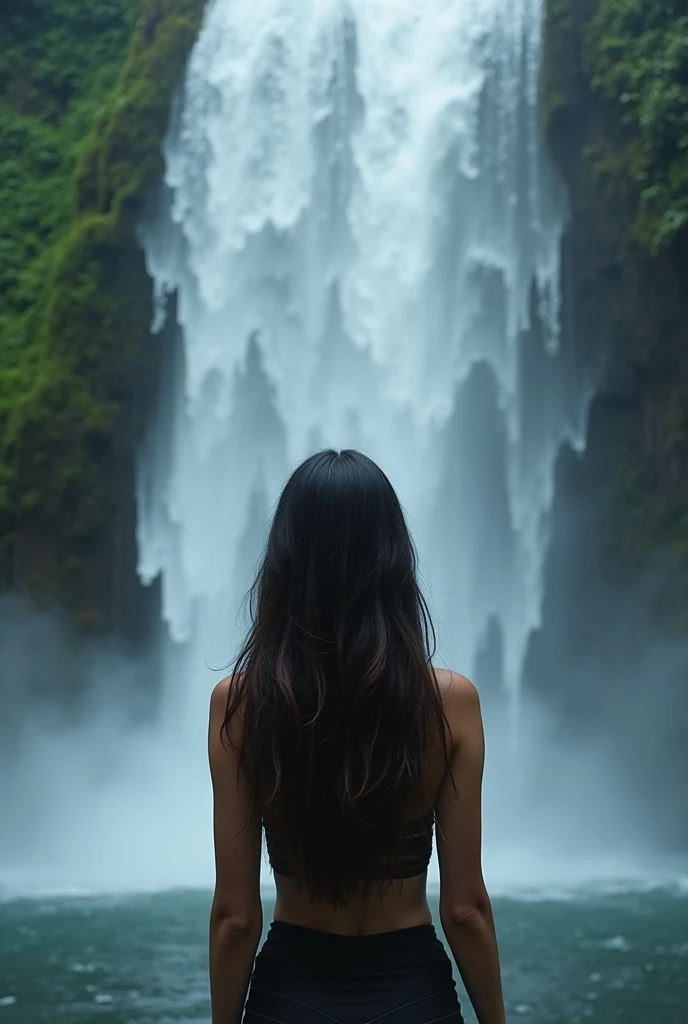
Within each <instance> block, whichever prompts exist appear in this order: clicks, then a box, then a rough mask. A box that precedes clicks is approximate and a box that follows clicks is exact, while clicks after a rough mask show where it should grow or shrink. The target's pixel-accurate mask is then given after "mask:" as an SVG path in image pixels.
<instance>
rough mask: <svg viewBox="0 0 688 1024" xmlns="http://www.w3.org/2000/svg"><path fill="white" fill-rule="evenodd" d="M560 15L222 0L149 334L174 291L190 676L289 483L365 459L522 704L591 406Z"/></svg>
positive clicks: (169, 421)
mask: <svg viewBox="0 0 688 1024" xmlns="http://www.w3.org/2000/svg"><path fill="white" fill-rule="evenodd" d="M541 8H542V3H541V0H394V2H393V3H392V2H390V0H210V3H209V4H208V7H207V11H206V16H205V23H204V26H203V29H202V31H201V34H200V36H199V38H198V40H197V43H196V46H195V49H194V51H193V53H192V56H191V59H190V64H189V67H188V74H187V78H186V82H185V84H184V88H183V91H182V92H181V94H180V96H179V98H178V101H177V103H176V105H175V109H174V111H173V116H172V120H171V125H170V129H169V133H168V137H167V140H166V143H165V149H164V156H165V164H166V172H165V180H164V186H163V188H162V189H161V191H160V193H159V194H158V195H157V197H156V199H155V202H154V203H153V204H151V208H150V210H149V212H148V214H147V216H146V218H145V222H144V223H143V225H142V228H141V238H142V243H143V246H144V249H145V254H146V259H147V266H148V270H149V273H150V275H151V277H152V278H153V281H154V285H155V298H156V313H155V322H154V329H156V330H157V329H161V328H162V326H163V324H164V323H165V321H166V319H167V314H168V309H167V300H168V299H169V297H170V296H172V295H174V296H175V297H176V299H175V307H174V308H175V314H176V324H177V325H178V328H177V329H176V334H175V332H173V331H170V347H169V353H170V359H169V366H168V376H167V379H166V382H165V384H164V387H163V394H162V396H161V400H160V404H159V408H158V412H157V417H156V421H155V423H154V425H153V427H152V429H151V432H150V436H149V438H148V442H147V444H146V446H145V447H144V450H143V451H142V453H141V458H140V465H139V487H138V507H139V525H138V532H139V551H140V566H139V568H140V574H141V577H142V579H143V580H144V581H146V582H150V581H152V580H154V579H155V578H157V577H161V580H162V594H163V616H164V620H165V623H166V625H167V628H168V631H169V635H170V637H171V639H172V641H173V642H174V643H175V644H179V645H183V647H184V648H185V649H186V650H189V649H191V650H192V651H193V652H194V654H193V659H194V661H193V663H194V671H196V672H197V671H198V665H202V663H203V659H209V660H211V661H212V660H213V659H214V658H215V659H217V658H219V659H220V661H221V660H222V657H223V656H224V658H225V660H228V657H227V655H228V652H230V651H231V643H232V641H233V640H235V639H236V634H234V635H233V634H232V626H233V622H234V620H235V611H236V609H237V607H238V599H239V598H240V597H241V594H242V591H243V589H244V588H245V586H246V584H247V582H248V580H249V577H250V573H251V570H252V568H253V567H254V564H255V560H256V558H257V557H258V554H259V551H260V545H261V543H262V540H263V536H264V530H265V524H266V522H267V518H268V515H269V511H270V509H271V508H272V507H273V504H274V501H275V499H276V496H277V495H278V493H279V490H280V488H281V486H282V485H283V483H284V481H285V479H286V477H287V475H288V473H289V472H290V470H291V469H292V468H293V467H294V466H295V465H296V464H297V463H298V461H300V460H301V459H302V458H304V457H305V456H306V455H307V454H309V453H310V452H311V451H312V450H313V449H315V448H317V447H320V446H323V445H327V446H332V447H336V448H341V447H348V446H353V447H358V448H361V449H362V450H364V451H365V452H366V453H368V454H369V455H371V456H372V457H373V458H374V459H375V460H377V461H378V462H379V463H380V464H381V466H382V467H383V468H384V470H385V471H386V472H387V474H388V475H389V477H390V478H391V480H392V482H393V484H394V485H395V487H396V488H397V491H398V493H399V495H400V498H401V500H402V503H403V505H404V507H405V509H406V512H407V515H408V519H409V522H410V525H411V528H412V531H413V533H414V537H415V539H416V542H417V545H418V548H419V551H420V556H421V564H422V566H423V576H424V580H425V582H426V584H427V586H428V588H429V590H430V597H431V602H432V606H433V608H434V611H435V615H436V619H437V623H438V626H439V632H440V638H441V657H442V659H443V660H444V661H445V662H451V664H452V665H453V667H455V668H457V669H460V670H461V671H464V672H466V673H468V674H470V673H472V672H473V671H474V669H475V666H476V663H477V661H478V659H479V658H480V657H481V653H483V652H484V650H485V646H486V644H487V643H488V639H487V638H488V636H490V635H494V633H495V630H496V632H497V635H498V639H499V645H498V646H499V650H500V662H501V665H500V669H499V675H500V681H501V686H502V688H503V690H504V692H506V693H507V694H508V695H510V698H511V705H512V708H514V709H517V708H518V703H519V692H520V688H521V681H522V668H523V661H524V656H525V651H526V646H527V643H528V639H529V637H530V635H531V633H532V631H533V630H534V629H535V628H536V627H537V626H538V623H539V621H540V612H541V605H542V569H543V558H544V555H545V552H546V548H547V543H548V513H549V510H550V507H551V504H552V500H553V488H554V466H555V461H556V459H557V455H558V453H559V451H560V449H561V447H562V445H563V444H565V443H568V444H571V445H573V446H574V447H577V448H581V447H582V446H583V444H584V427H585V418H586V410H587V402H588V390H589V389H587V388H586V386H585V382H584V380H583V378H582V376H581V374H580V373H579V372H578V371H577V368H576V362H575V353H573V352H572V351H571V345H570V343H568V341H567V339H566V337H564V339H563V341H562V332H561V327H560V321H561V316H560V250H561V239H562V232H563V227H564V224H565V220H566V203H565V196H564V194H563V190H562V188H561V186H560V184H559V182H558V180H557V178H556V175H555V174H554V172H553V170H552V168H551V166H550V163H549V161H548V157H547V154H546V152H545V150H544V147H543V144H542V140H541V135H540V125H539V97H538V90H539V68H540V48H541V19H542V9H541ZM205 708H206V704H205V698H204V702H203V711H204V712H205Z"/></svg>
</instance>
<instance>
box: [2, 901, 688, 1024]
mask: <svg viewBox="0 0 688 1024" xmlns="http://www.w3.org/2000/svg"><path fill="white" fill-rule="evenodd" d="M494 903H495V916H496V920H497V927H498V931H499V938H500V945H501V953H502V961H503V973H504V984H505V994H506V1000H507V1012H508V1018H509V1020H510V1021H511V1022H516V1021H520V1020H523V1021H527V1022H528V1024H579V1022H580V1024H614V1022H617V1021H618V1022H619V1024H621V1022H623V1024H685V1022H686V1021H687V1020H688V925H687V922H688V889H686V888H684V889H683V890H681V889H678V888H674V889H650V890H644V891H630V892H629V891H626V892H616V893H614V892H606V893H605V892H599V891H597V892H593V891H588V892H578V893H577V894H575V895H569V896H566V897H563V896H561V895H560V896H559V897H557V898H547V897H542V896H540V897H538V898H537V899H536V898H532V899H514V898H505V897H502V898H497V899H495V901H494ZM209 906H210V894H209V893H207V892H202V891H176V892H168V893H159V894H155V895H139V896H131V897H121V896H119V897H98V898H94V897H88V898H87V897H60V898H41V899H32V900H30V899H22V900H15V901H12V902H9V903H5V904H3V905H2V906H1V907H0V1022H2V1024H39V1022H42V1021H50V1022H51V1024H94V1022H96V1021H97V1022H103V1024H154V1022H155V1024H157V1022H163V1021H164V1022H165V1024H171V1022H172V1021H175V1022H179V1024H181V1022H184V1024H201V1022H203V1024H206V1022H207V1021H208V1019H209V1001H208V984H207V937H206V936H207V918H208V910H209ZM432 906H433V913H436V909H437V907H436V901H435V900H433V903H432ZM264 909H265V920H266V922H268V921H269V919H270V916H271V912H272V901H271V899H265V900H264ZM438 930H439V925H438ZM467 1005H468V1004H467V1002H466V1000H465V999H464V1008H465V1009H466V1014H465V1015H466V1020H467V1024H469V1022H470V1024H473V1021H474V1018H473V1016H472V1014H470V1013H469V1012H468V1010H467Z"/></svg>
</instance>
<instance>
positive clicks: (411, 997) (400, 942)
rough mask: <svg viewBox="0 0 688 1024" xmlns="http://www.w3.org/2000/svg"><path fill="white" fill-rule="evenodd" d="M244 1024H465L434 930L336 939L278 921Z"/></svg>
mask: <svg viewBox="0 0 688 1024" xmlns="http://www.w3.org/2000/svg"><path fill="white" fill-rule="evenodd" d="M243 1020H244V1024H265V1022H270V1021H272V1022H273V1024H326V1022H327V1021H331V1022H334V1024H373V1022H374V1021H375V1022H377V1021H380V1022H381V1024H439V1022H440V1021H443V1022H444V1024H463V1017H462V1016H461V1008H460V1006H459V1000H458V997H457V994H456V985H455V983H454V977H453V972H452V965H451V961H450V959H449V957H448V956H447V953H446V951H445V948H444V946H443V945H442V943H441V942H440V940H439V939H438V937H437V934H436V932H435V928H434V926H433V925H431V924H424V925H418V926H416V927H414V928H402V929H399V930H398V931H391V932H380V933H378V934H376V935H334V934H333V933H331V932H323V931H319V930H317V929H315V928H304V927H302V926H301V925H295V924H286V923H285V922H283V921H273V922H272V924H271V925H270V929H269V931H268V934H267V937H266V939H265V942H264V943H263V945H262V946H261V948H260V951H259V953H258V956H257V957H256V962H255V967H254V970H253V975H252V977H251V984H250V986H249V990H248V996H247V1000H246V1007H245V1011H244V1018H243Z"/></svg>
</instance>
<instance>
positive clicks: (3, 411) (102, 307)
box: [0, 0, 204, 620]
mask: <svg viewBox="0 0 688 1024" xmlns="http://www.w3.org/2000/svg"><path fill="white" fill-rule="evenodd" d="M203 6H204V3H203V0H166V2H164V3H163V2H161V0H118V2H117V3H111V2H108V3H105V2H102V3H95V4H90V5H88V7H89V12H88V14H87V15H85V16H84V18H83V19H82V21H81V22H80V21H79V16H78V12H79V10H82V9H83V5H81V4H78V3H76V0H75V2H68V0H60V2H59V3H57V4H53V5H52V9H51V8H50V4H49V3H48V2H47V0H45V2H41V3H37V2H36V3H34V8H35V9H34V10H33V15H32V16H31V17H29V15H27V14H25V13H24V8H21V12H22V13H17V12H18V11H19V8H17V12H15V15H14V19H15V20H14V22H13V23H11V25H12V24H13V25H14V32H15V37H16V38H15V46H14V50H13V51H12V52H11V53H10V57H9V58H7V59H6V60H5V62H4V63H3V64H2V65H1V66H0V82H3V83H4V85H5V90H6V95H9V94H10V93H12V89H10V87H9V84H8V83H9V82H10V81H11V80H14V81H15V82H16V80H17V77H18V75H19V72H18V68H19V67H20V66H22V65H21V61H20V55H21V54H23V55H24V62H25V63H24V65H23V66H24V67H25V68H26V75H28V76H29V85H28V86H27V85H24V86H22V89H20V90H19V91H20V92H21V93H22V102H21V104H19V106H20V108H21V109H17V104H16V103H15V105H14V107H12V106H11V105H10V103H9V102H6V103H5V105H4V107H2V108H1V109H0V158H1V157H2V153H3V147H4V150H5V151H6V152H7V153H8V160H9V164H10V168H9V169H10V174H14V175H15V177H19V176H21V175H22V174H23V173H25V168H24V167H23V166H13V163H12V162H13V161H15V163H16V161H17V160H19V161H21V160H24V161H25V162H26V161H31V160H33V161H34V162H35V163H36V166H37V167H41V166H42V167H45V166H52V173H50V174H48V175H47V176H46V175H45V174H43V175H40V174H36V179H37V180H38V179H39V178H41V180H44V188H43V192H41V190H40V189H38V188H37V190H33V191H32V190H29V191H28V194H27V195H25V196H24V197H23V198H22V203H23V204H24V206H25V207H26V209H25V210H24V211H23V212H22V215H21V217H15V218H14V221H13V223H14V232H15V243H14V247H13V248H12V250H11V252H9V253H8V254H6V255H7V257H8V258H7V259H6V260H5V261H3V260H2V256H3V253H2V251H1V250H0V279H2V275H3V273H4V274H5V275H6V276H7V275H9V283H10V288H9V292H8V294H9V298H8V299H7V301H6V303H5V305H4V308H3V307H2V306H0V426H1V427H2V441H1V443H0V535H1V536H2V538H3V539H2V546H1V547H0V568H1V570H2V578H4V580H5V584H6V585H7V584H9V585H12V586H19V587H22V586H28V587H30V588H31V589H32V590H33V591H34V592H39V593H44V594H46V595H49V596H58V597H59V598H60V600H64V601H67V602H68V603H70V604H71V605H72V606H73V608H74V609H75V610H76V611H77V612H78V614H79V615H80V616H81V617H82V618H83V619H84V620H86V619H88V620H93V619H94V618H96V619H97V618H98V609H99V607H100V609H101V610H102V609H103V607H104V605H105V604H106V603H107V602H106V601H104V600H103V591H106V590H107V575H108V568H107V566H108V560H109V559H110V558H111V556H112V552H111V550H110V549H111V536H110V535H111V533H112V528H113V527H112V523H113V516H114V505H115V502H116V500H117V495H116V480H117V476H118V472H120V471H121V465H122V463H123V462H125V463H126V462H128V463H130V462H131V450H130V449H131V446H132V443H133V438H132V430H131V423H130V422H129V421H130V420H131V415H132V407H133V405H134V404H135V402H136V389H137V380H138V377H139V375H140V372H141V369H142V365H143V364H145V362H146V360H147V358H148V355H147V351H146V350H147V348H148V341H149V339H148V322H149V318H150V293H149V284H148V282H147V279H146V276H145V272H144V268H143V262H142V256H141V253H140V252H139V250H138V248H137V246H136V244H135V241H134V227H135V224H136V218H137V215H138V211H139V206H140V203H141V201H142V200H143V198H144V197H145V196H146V194H147V192H148V190H149V189H150V187H151V186H152V185H153V184H154V183H155V181H156V179H157V178H159V177H160V174H161V170H162V161H161V155H160V148H161V142H162V138H163V136H164V133H165V130H166V126H167V121H168V115H169V105H170V100H171V96H172V93H173V90H174V88H175V86H176V84H177V83H178V82H179V81H180V79H181V76H182V74H183V67H184V62H185V60H186V56H187V54H188V52H189V49H190V47H191V45H192V43H193V40H194V38H195V36H196V34H197V31H198V28H199V25H200V20H201V17H202V10H203ZM49 10H52V13H50V14H49V13H48V12H49ZM27 18H29V21H27ZM31 18H33V21H32V23H30V22H31ZM41 19H42V20H41ZM99 19H103V21H102V23H101V22H100V21H99ZM37 24H38V25H41V26H43V27H44V29H45V31H44V33H43V37H41V34H40V33H38V37H37V38H36V26H37ZM104 24H107V25H109V33H110V34H109V35H108V34H107V33H105V37H103V32H104V29H103V25H104ZM72 37H73V41H74V54H75V58H76V62H77V63H80V62H81V61H83V65H84V66H83V67H82V68H81V69H79V70H77V69H76V68H73V69H72V73H70V74H67V73H64V74H62V73H61V72H59V71H58V68H57V67H56V66H55V65H59V64H60V62H61V61H64V60H66V59H67V56H66V55H67V53H68V52H69V46H67V43H66V40H67V39H71V38H72ZM22 47H23V49H22ZM37 47H38V51H37ZM104 48H105V49H107V56H108V57H109V59H108V60H106V59H105V58H106V53H105V49H104ZM13 54H14V55H13ZM46 62H47V63H46ZM50 62H53V63H52V64H50ZM48 65H49V66H50V67H52V68H53V72H54V74H53V75H52V77H51V74H50V73H49V67H48ZM89 69H90V70H89ZM3 73H4V75H5V77H4V79H3ZM12 76H14V78H12ZM19 77H21V76H19ZM94 83H99V85H100V89H99V90H98V89H96V90H95V92H94V91H93V88H95V86H94ZM92 87H93V88H92ZM17 90H18V86H17V87H15V89H14V93H16V92H17ZM42 97H43V98H44V100H45V102H44V103H43V104H42ZM56 97H57V98H56ZM3 112H4V116H5V125H6V131H3V130H2V120H1V118H2V116H3ZM37 112H38V113H37ZM27 137H28V138H29V139H30V142H31V145H30V146H29V147H28V148H27V147H26V145H25V141H26V138H27ZM18 153H21V154H23V155H22V156H21V157H19V156H18V155H17V154H18ZM51 162H52V163H51ZM3 195H4V193H2V192H0V213H2V210H3V208H2V203H3ZM5 202H6V203H7V202H8V200H7V199H5ZM13 275H14V276H13ZM118 466H119V469H118ZM120 482H121V481H120ZM129 483H130V484H131V481H129ZM104 614H105V617H107V612H104Z"/></svg>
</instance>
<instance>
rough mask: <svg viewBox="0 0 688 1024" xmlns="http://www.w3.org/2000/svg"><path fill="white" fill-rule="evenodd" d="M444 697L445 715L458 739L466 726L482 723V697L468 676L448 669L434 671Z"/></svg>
mask: <svg viewBox="0 0 688 1024" xmlns="http://www.w3.org/2000/svg"><path fill="white" fill-rule="evenodd" d="M434 672H435V676H436V678H437V684H438V686H439V689H440V694H441V696H442V705H443V707H444V713H445V715H446V716H447V722H448V723H449V727H450V729H451V731H452V734H453V736H454V738H455V739H456V738H457V736H459V735H460V734H461V733H462V732H463V730H464V729H465V728H466V725H469V726H470V724H471V723H474V722H475V723H477V722H480V718H481V713H480V697H479V695H478V691H477V689H476V687H475V685H474V684H473V683H472V682H471V680H470V679H468V677H467V676H464V675H462V674H461V673H460V672H454V671H453V670H452V669H448V668H436V669H435V670H434Z"/></svg>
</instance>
